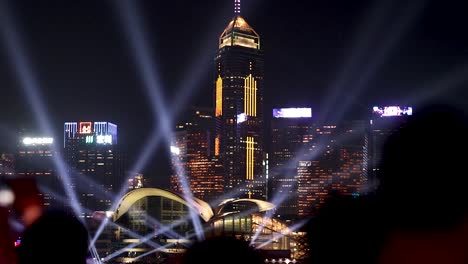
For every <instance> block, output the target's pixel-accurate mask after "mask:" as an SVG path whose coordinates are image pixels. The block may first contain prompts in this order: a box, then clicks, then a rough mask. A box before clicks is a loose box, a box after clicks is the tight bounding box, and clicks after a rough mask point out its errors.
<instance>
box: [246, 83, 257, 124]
mask: <svg viewBox="0 0 468 264" xmlns="http://www.w3.org/2000/svg"><path fill="white" fill-rule="evenodd" d="M244 113H245V114H246V115H247V116H257V81H256V80H255V79H254V78H253V77H252V74H249V76H247V77H246V78H245V79H244Z"/></svg>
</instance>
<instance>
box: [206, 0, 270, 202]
mask: <svg viewBox="0 0 468 264" xmlns="http://www.w3.org/2000/svg"><path fill="white" fill-rule="evenodd" d="M235 4H236V5H235V7H237V6H238V5H237V4H239V5H240V3H239V2H238V1H236V2H235ZM239 12H240V6H239V7H238V9H236V14H235V16H234V18H233V19H232V20H231V21H230V22H229V24H228V26H227V27H226V28H225V29H224V31H223V32H222V33H221V35H220V37H219V45H218V51H217V54H216V57H215V65H216V70H215V107H216V108H215V117H216V137H215V154H216V155H219V156H220V158H221V160H222V161H223V168H224V173H223V174H224V175H223V176H224V183H225V186H224V187H225V191H226V192H230V191H233V196H238V197H251V198H259V199H265V197H266V190H265V176H264V174H263V165H262V161H263V64H264V60H263V52H262V50H261V47H260V36H259V35H258V34H257V32H255V30H254V29H253V28H252V27H250V26H249V24H247V22H246V21H245V19H244V18H243V17H241V16H240V15H239Z"/></svg>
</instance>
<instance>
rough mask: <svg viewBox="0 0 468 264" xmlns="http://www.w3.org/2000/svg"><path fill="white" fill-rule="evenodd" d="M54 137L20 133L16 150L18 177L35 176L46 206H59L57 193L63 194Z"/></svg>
mask: <svg viewBox="0 0 468 264" xmlns="http://www.w3.org/2000/svg"><path fill="white" fill-rule="evenodd" d="M52 144H54V139H53V138H52V137H34V136H31V135H30V134H26V133H24V132H22V133H20V137H19V142H18V145H17V151H16V160H15V169H16V175H17V176H18V177H21V178H23V177H31V178H34V179H35V181H36V182H37V184H38V187H39V190H40V194H41V196H42V201H43V205H44V206H47V207H48V206H52V207H57V206H59V202H58V200H57V199H56V195H54V193H55V194H62V192H61V187H62V186H61V184H60V182H59V175H57V171H56V169H55V165H54V160H53V159H54V158H55V157H56V156H57V155H58V153H56V152H54V150H53V148H52Z"/></svg>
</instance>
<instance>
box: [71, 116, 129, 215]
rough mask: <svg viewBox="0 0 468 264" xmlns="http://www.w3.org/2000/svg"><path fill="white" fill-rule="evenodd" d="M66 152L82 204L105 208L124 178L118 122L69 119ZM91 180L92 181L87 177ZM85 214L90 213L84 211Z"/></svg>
mask: <svg viewBox="0 0 468 264" xmlns="http://www.w3.org/2000/svg"><path fill="white" fill-rule="evenodd" d="M64 150H65V151H64V153H65V160H66V162H67V163H68V165H69V171H68V173H69V175H70V176H71V179H72V184H73V186H72V187H74V189H75V191H76V192H77V194H78V197H79V201H80V203H81V206H82V207H84V208H87V209H90V210H91V211H106V210H108V209H109V207H110V206H111V203H112V196H113V193H114V192H116V191H117V190H118V189H117V188H118V186H117V185H118V184H120V183H121V182H122V179H123V175H122V174H123V171H124V170H123V168H122V166H123V163H122V160H121V156H120V151H119V149H118V144H117V125H115V124H112V123H110V122H67V123H65V126H64ZM86 179H89V180H86ZM85 216H90V215H89V214H86V213H85Z"/></svg>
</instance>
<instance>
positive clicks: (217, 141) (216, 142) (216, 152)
mask: <svg viewBox="0 0 468 264" xmlns="http://www.w3.org/2000/svg"><path fill="white" fill-rule="evenodd" d="M214 147H215V151H214V154H215V156H218V155H219V135H217V136H216V138H215V145H214Z"/></svg>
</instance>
